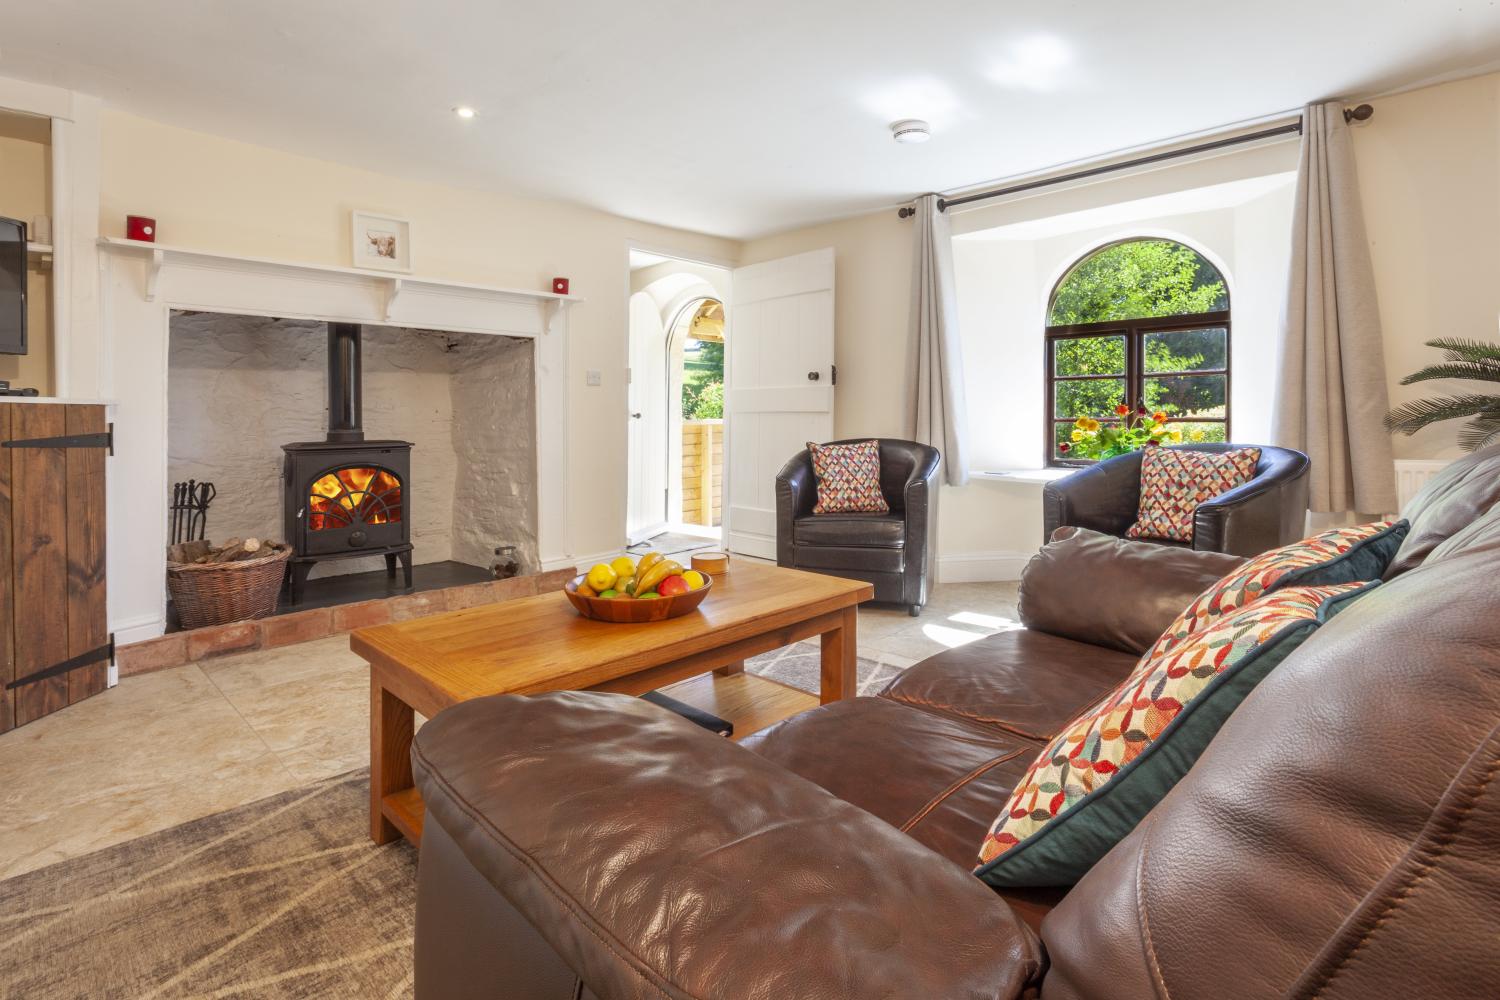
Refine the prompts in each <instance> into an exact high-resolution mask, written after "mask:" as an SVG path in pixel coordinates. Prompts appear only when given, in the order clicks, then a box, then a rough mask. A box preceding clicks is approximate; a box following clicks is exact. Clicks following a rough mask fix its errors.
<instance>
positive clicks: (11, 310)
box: [0, 217, 26, 354]
mask: <svg viewBox="0 0 1500 1000" xmlns="http://www.w3.org/2000/svg"><path fill="white" fill-rule="evenodd" d="M25 353H26V223H24V222H20V221H18V220H16V219H7V218H4V217H0V354H25Z"/></svg>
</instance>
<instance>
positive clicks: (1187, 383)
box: [1046, 239, 1229, 465]
mask: <svg viewBox="0 0 1500 1000" xmlns="http://www.w3.org/2000/svg"><path fill="white" fill-rule="evenodd" d="M1046 357H1047V393H1046V396H1047V402H1046V405H1047V413H1046V449H1047V458H1048V464H1050V465H1084V464H1088V461H1089V458H1088V457H1087V456H1084V457H1080V455H1079V454H1077V452H1078V451H1080V450H1081V449H1079V448H1078V447H1077V445H1075V444H1074V443H1073V440H1072V438H1073V434H1074V431H1075V430H1076V429H1077V428H1076V422H1077V421H1078V419H1079V418H1081V417H1091V418H1094V419H1097V420H1098V421H1100V423H1101V424H1103V425H1106V426H1107V425H1114V424H1117V423H1118V422H1119V421H1120V419H1121V418H1120V416H1119V415H1118V411H1117V408H1118V407H1121V406H1129V407H1131V408H1132V409H1139V408H1144V409H1145V410H1146V412H1147V413H1148V414H1152V415H1154V414H1162V413H1164V414H1165V415H1166V420H1167V424H1168V427H1169V428H1170V429H1171V431H1173V432H1174V434H1173V437H1174V439H1175V437H1176V436H1177V434H1180V435H1181V438H1182V440H1184V441H1227V440H1229V290H1228V288H1227V287H1226V286H1225V283H1224V276H1223V275H1222V274H1220V273H1219V270H1218V268H1216V267H1214V265H1213V264H1211V263H1209V262H1208V261H1207V260H1206V259H1204V257H1203V255H1202V254H1200V253H1198V252H1197V251H1196V250H1193V249H1192V248H1191V247H1187V246H1183V245H1182V244H1181V243H1175V242H1173V241H1171V240H1164V239H1132V240H1124V241H1121V242H1119V243H1111V244H1109V245H1108V246H1104V247H1100V248H1099V249H1098V250H1095V251H1093V252H1092V253H1090V254H1089V255H1088V256H1086V257H1084V258H1083V259H1081V260H1080V261H1078V263H1076V264H1074V265H1073V266H1072V267H1071V268H1069V269H1068V272H1067V273H1066V274H1064V275H1063V277H1062V280H1060V281H1059V282H1058V283H1057V287H1056V288H1054V289H1053V290H1052V299H1051V302H1050V303H1049V304H1048V307H1047V351H1046ZM1065 442H1066V443H1067V444H1068V447H1066V448H1064V447H1062V445H1063V444H1064V443H1065Z"/></svg>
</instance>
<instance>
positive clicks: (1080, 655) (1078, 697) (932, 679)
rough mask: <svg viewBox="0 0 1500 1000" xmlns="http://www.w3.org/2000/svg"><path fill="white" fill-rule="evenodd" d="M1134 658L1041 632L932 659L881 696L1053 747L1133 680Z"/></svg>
mask: <svg viewBox="0 0 1500 1000" xmlns="http://www.w3.org/2000/svg"><path fill="white" fill-rule="evenodd" d="M1135 662H1136V658H1135V657H1134V656H1132V655H1130V654H1128V653H1121V652H1117V651H1116V650H1112V649H1105V648H1103V647H1101V646H1091V645H1089V644H1087V643H1082V642H1075V641H1073V640H1072V639H1064V638H1061V637H1059V636H1055V635H1048V634H1047V633H1046V632H1037V631H1035V630H1033V629H1013V630H1011V631H1009V632H997V633H996V634H994V635H991V636H986V637H985V638H983V639H979V640H977V641H975V642H971V643H968V644H967V645H964V646H959V647H958V648H957V649H950V650H948V651H947V652H944V653H938V654H937V655H936V656H932V657H929V658H928V659H926V660H923V661H922V662H921V663H919V664H917V665H916V666H914V667H912V668H911V669H909V670H906V671H905V672H903V673H902V674H901V675H900V676H898V677H897V678H896V679H895V680H893V681H891V683H890V684H889V685H887V686H886V689H885V690H884V691H882V692H880V697H882V698H889V699H890V700H892V701H899V702H902V703H903V704H906V705H911V706H913V707H914V708H922V709H926V710H928V711H932V712H941V713H942V714H944V715H948V716H952V717H954V718H959V719H963V720H965V721H967V722H976V723H979V724H981V725H985V726H992V727H994V728H996V729H1001V730H1004V731H1006V732H1009V733H1012V734H1014V735H1017V736H1021V737H1024V738H1026V739H1031V740H1036V741H1037V742H1045V741H1047V740H1050V739H1051V738H1052V737H1053V736H1056V735H1057V733H1058V731H1059V730H1061V729H1062V727H1063V726H1065V725H1067V724H1068V723H1069V722H1071V721H1072V720H1073V719H1075V718H1076V717H1077V716H1078V713H1080V712H1082V711H1083V710H1084V709H1086V708H1088V707H1089V706H1090V705H1093V704H1095V703H1096V702H1098V700H1099V699H1100V698H1102V697H1104V695H1106V694H1108V693H1109V692H1110V691H1112V690H1114V688H1115V685H1117V684H1119V683H1120V681H1121V680H1122V679H1124V678H1125V677H1126V676H1128V675H1129V674H1130V670H1131V668H1132V667H1133V666H1134V665H1135Z"/></svg>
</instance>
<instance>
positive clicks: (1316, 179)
mask: <svg viewBox="0 0 1500 1000" xmlns="http://www.w3.org/2000/svg"><path fill="white" fill-rule="evenodd" d="M1381 349H1382V348H1381V337H1380V310H1379V308H1378V306H1377V305H1376V302H1375V274H1374V269H1373V267H1372V266H1371V263H1370V248H1369V244H1368V243H1367V242H1366V240H1365V219H1364V211H1363V209H1362V208H1361V206H1360V200H1359V181H1358V177H1357V175H1356V173H1355V169H1354V149H1353V146H1352V144H1351V141H1350V136H1349V126H1348V125H1347V124H1346V123H1345V122H1344V106H1343V104H1342V103H1339V102H1334V103H1329V104H1310V105H1308V107H1307V109H1306V110H1305V111H1304V112H1303V117H1302V160H1301V163H1300V164H1299V166H1298V168H1297V203H1296V209H1295V212H1294V214H1293V217H1292V259H1291V273H1290V276H1289V280H1288V284H1287V300H1286V311H1285V313H1284V315H1283V316H1282V331H1281V371H1280V379H1279V381H1278V383H1277V399H1276V406H1275V411H1274V412H1275V416H1274V420H1273V423H1272V438H1273V440H1274V441H1275V442H1276V443H1277V444H1279V445H1283V446H1285V447H1289V448H1296V449H1298V450H1299V451H1305V452H1306V453H1307V454H1308V455H1309V456H1310V457H1311V458H1312V469H1311V471H1310V472H1309V473H1308V476H1309V480H1310V484H1311V498H1310V504H1311V507H1312V509H1313V510H1314V511H1324V512H1333V511H1361V512H1368V513H1371V514H1378V513H1381V512H1385V511H1392V510H1395V509H1396V483H1395V478H1396V474H1395V463H1394V460H1393V458H1392V453H1391V441H1390V437H1389V436H1388V435H1387V434H1386V431H1385V428H1384V426H1383V425H1382V423H1381V419H1382V418H1383V417H1384V416H1385V411H1386V409H1387V408H1388V402H1387V398H1386V381H1385V359H1384V356H1383V355H1382V353H1381Z"/></svg>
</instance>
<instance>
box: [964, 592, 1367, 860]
mask: <svg viewBox="0 0 1500 1000" xmlns="http://www.w3.org/2000/svg"><path fill="white" fill-rule="evenodd" d="M1376 586H1379V583H1378V582H1376V583H1346V584H1340V585H1338V586H1332V587H1286V588H1284V589H1281V590H1278V591H1276V592H1275V593H1273V594H1268V595H1266V596H1265V597H1262V598H1260V599H1259V600H1257V601H1252V602H1250V603H1249V604H1246V605H1245V606H1244V607H1242V608H1240V609H1238V610H1237V611H1234V612H1233V613H1231V614H1228V615H1226V616H1224V617H1223V618H1221V619H1219V620H1218V621H1216V622H1214V623H1213V624H1212V625H1210V626H1208V627H1207V628H1204V629H1201V630H1199V631H1196V632H1193V633H1192V634H1191V635H1189V636H1188V638H1187V639H1186V640H1185V641H1184V642H1182V643H1181V644H1180V645H1178V646H1177V647H1176V648H1174V649H1172V650H1171V651H1170V652H1167V653H1163V654H1151V653H1147V654H1146V655H1145V656H1142V657H1141V659H1140V661H1139V662H1138V663H1137V664H1136V667H1135V669H1134V670H1133V671H1131V674H1130V676H1129V677H1127V678H1126V679H1125V681H1124V682H1123V683H1121V684H1120V686H1119V687H1117V688H1116V689H1115V690H1114V691H1112V692H1111V693H1110V694H1109V695H1107V696H1106V697H1105V698H1104V699H1103V700H1102V701H1100V702H1099V703H1098V704H1097V705H1095V706H1094V707H1093V708H1090V709H1089V710H1088V711H1086V712H1084V713H1083V714H1082V715H1080V716H1079V717H1078V718H1076V719H1074V720H1073V721H1072V722H1071V723H1069V724H1068V726H1066V727H1065V728H1064V729H1063V730H1062V732H1060V733H1059V734H1058V735H1057V736H1056V737H1054V738H1053V740H1052V742H1051V743H1049V744H1048V745H1047V747H1046V749H1044V750H1043V751H1042V752H1041V754H1040V755H1038V757H1037V759H1036V761H1035V762H1034V763H1033V764H1032V765H1031V769H1030V770H1029V771H1027V773H1026V776H1025V777H1023V778H1022V779H1021V782H1020V784H1018V785H1017V786H1016V789H1015V791H1014V792H1013V793H1012V795H1011V798H1010V800H1009V801H1008V802H1007V803H1006V806H1005V811H1004V812H1002V813H1001V814H1000V816H999V817H998V818H997V819H996V820H995V823H994V825H993V826H991V827H990V831H989V834H988V835H986V837H985V838H984V843H983V845H981V847H980V851H979V866H978V867H977V868H975V869H974V874H976V875H978V876H979V877H980V878H982V879H984V880H985V881H986V882H988V883H990V884H991V885H996V886H1058V885H1072V884H1073V883H1075V882H1077V881H1078V880H1079V879H1080V878H1082V877H1083V874H1084V873H1085V872H1087V871H1088V870H1089V868H1091V867H1093V865H1094V863H1095V862H1097V861H1098V860H1099V859H1100V858H1102V857H1103V856H1104V855H1105V854H1106V853H1107V852H1108V851H1109V849H1110V848H1111V847H1113V846H1114V845H1115V844H1116V843H1118V842H1119V841H1120V840H1121V839H1122V838H1123V837H1124V836H1125V835H1126V834H1128V833H1129V832H1130V831H1131V830H1132V829H1134V828H1135V825H1136V824H1137V823H1139V822H1140V821H1141V819H1142V818H1143V817H1144V816H1145V815H1146V814H1147V813H1148V812H1150V811H1151V809H1152V807H1153V806H1155V805H1156V803H1157V802H1159V801H1160V800H1161V798H1162V797H1163V796H1164V795H1166V794H1167V792H1168V791H1170V790H1171V788H1172V786H1173V785H1175V784H1177V782H1178V780H1179V779H1181V778H1182V776H1183V775H1184V774H1186V773H1187V771H1188V769H1189V768H1191V767H1192V766H1193V762H1194V761H1196V760H1197V759H1198V757H1199V756H1200V755H1201V754H1202V753H1203V750H1204V748H1205V747H1207V746H1208V744H1209V741H1210V740H1212V739H1213V737H1214V734H1215V733H1217V732H1218V731H1219V727H1220V726H1222V725H1223V723H1224V720H1225V719H1227V718H1229V716H1230V714H1231V713H1232V712H1233V711H1234V710H1235V709H1236V708H1237V707H1238V706H1239V704H1240V702H1242V701H1244V699H1245V697H1246V696H1247V695H1248V694H1249V693H1250V692H1251V691H1252V690H1253V689H1254V688H1255V685H1257V684H1258V683H1260V681H1261V680H1262V678H1264V677H1265V676H1266V675H1267V674H1268V673H1270V671H1271V670H1272V668H1274V667H1275V666H1276V664H1278V663H1280V662H1281V661H1282V660H1284V659H1286V657H1287V656H1288V655H1289V654H1290V653H1291V652H1292V651H1293V650H1294V649H1296V648H1297V647H1298V646H1300V645H1301V644H1302V643H1303V641H1304V640H1306V639H1307V637H1308V636H1309V635H1311V634H1312V632H1313V630H1314V629H1316V628H1317V627H1318V626H1319V625H1320V624H1322V623H1323V622H1324V621H1326V620H1327V619H1328V618H1329V617H1330V616H1331V615H1332V614H1333V613H1335V612H1336V611H1337V610H1338V608H1339V606H1340V605H1341V604H1342V603H1343V602H1344V601H1346V600H1348V599H1350V598H1351V597H1352V596H1353V595H1356V594H1359V593H1361V592H1363V591H1364V590H1366V589H1369V588H1372V587H1376Z"/></svg>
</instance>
